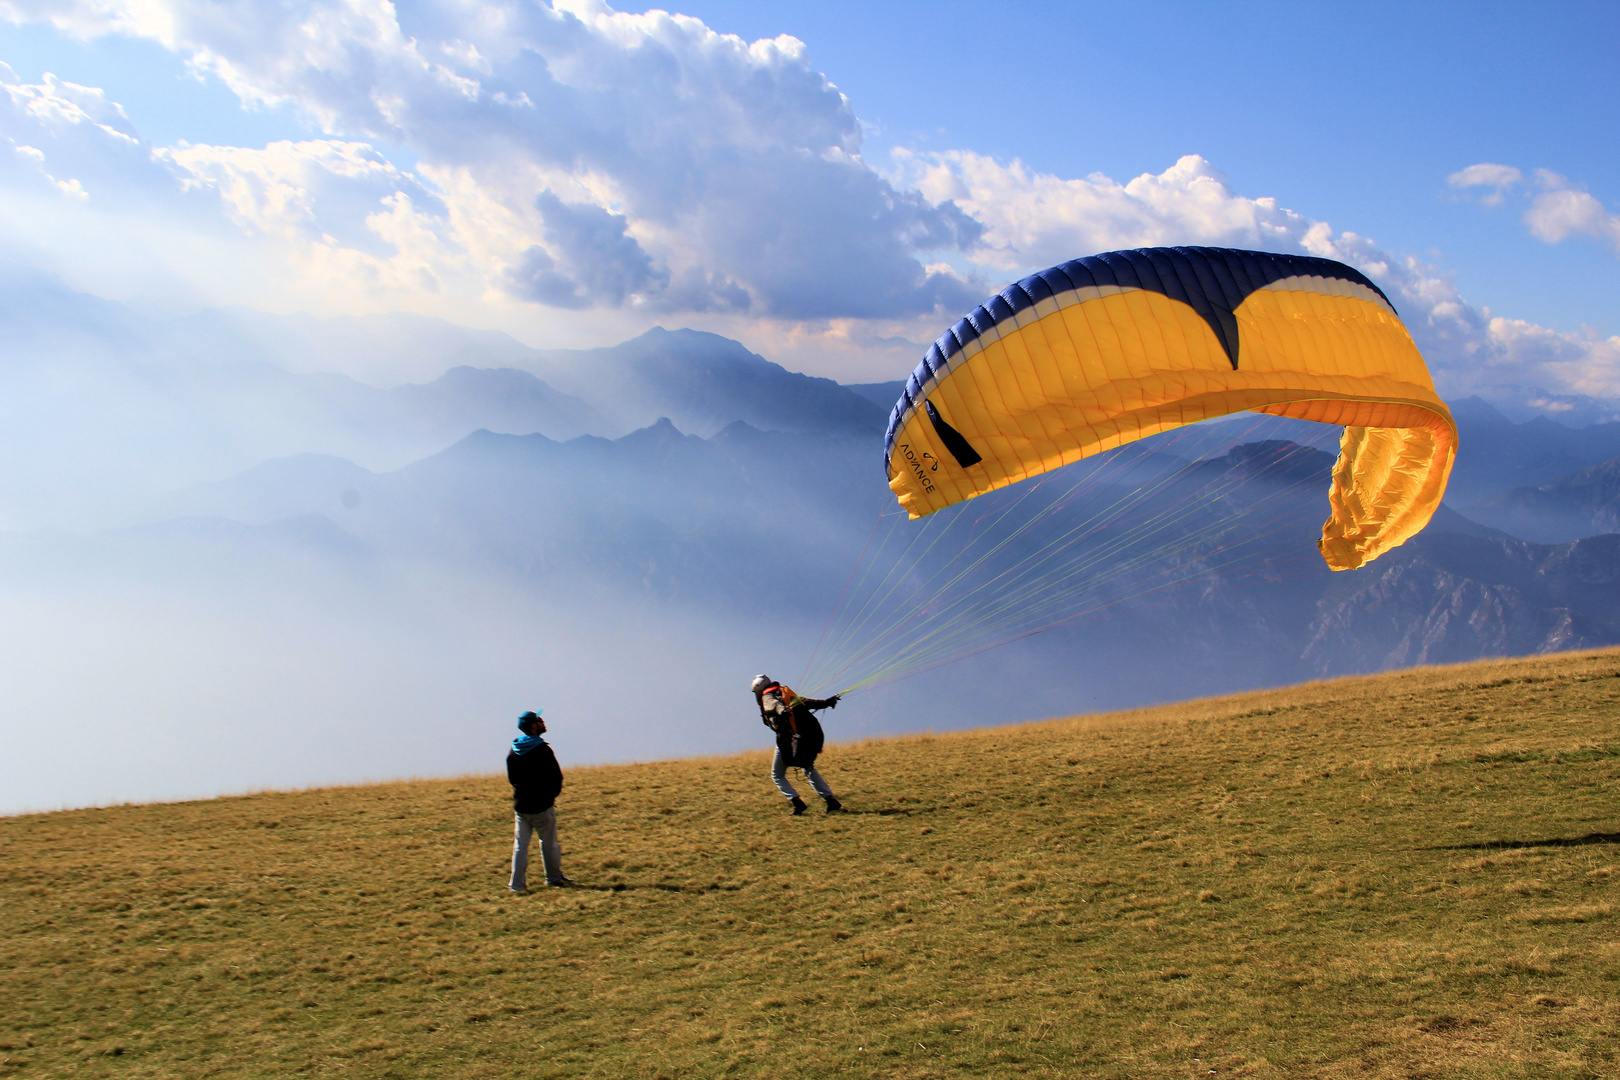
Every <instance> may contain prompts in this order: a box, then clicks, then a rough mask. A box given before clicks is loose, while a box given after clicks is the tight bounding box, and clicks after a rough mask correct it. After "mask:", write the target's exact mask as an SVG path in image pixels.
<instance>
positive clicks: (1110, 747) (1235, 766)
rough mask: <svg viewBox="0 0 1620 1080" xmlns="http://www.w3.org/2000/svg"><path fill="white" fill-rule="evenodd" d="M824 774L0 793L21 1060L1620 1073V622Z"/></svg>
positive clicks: (654, 769) (516, 1068)
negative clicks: (550, 849) (80, 797)
mask: <svg viewBox="0 0 1620 1080" xmlns="http://www.w3.org/2000/svg"><path fill="white" fill-rule="evenodd" d="M834 719H836V717H834ZM562 737H563V738H566V735H565V734H564V735H563V736H562ZM491 755H492V759H498V757H499V748H498V747H492V748H491ZM493 763H494V762H493V761H492V764H493ZM824 764H825V766H826V768H825V770H824V771H825V772H826V773H827V775H828V777H829V779H831V780H832V782H833V783H834V785H835V786H836V787H837V788H838V789H839V790H840V792H841V793H842V794H844V795H845V797H846V801H847V803H848V805H849V806H850V807H851V809H853V810H854V811H856V812H855V813H851V814H847V815H840V816H832V817H827V816H821V815H819V814H814V815H811V816H806V817H804V818H798V819H793V818H789V817H788V816H787V815H786V812H785V807H784V806H783V805H782V803H781V800H780V799H779V798H778V797H777V796H776V795H775V793H774V791H773V790H772V789H771V787H770V784H769V781H768V778H767V776H766V773H767V759H766V757H765V755H764V754H763V753H760V754H751V755H745V756H741V757H733V758H724V759H710V760H690V761H678V762H664V763H655V764H647V765H635V766H624V767H609V768H595V769H575V770H572V771H571V772H570V774H569V777H568V788H567V790H566V792H565V795H564V799H563V802H562V804H561V820H562V835H563V840H564V845H565V851H566V852H567V863H566V865H567V869H568V871H569V873H571V874H572V875H573V876H574V877H576V878H577V879H578V880H579V881H580V882H581V883H582V884H583V885H584V886H586V887H585V888H582V889H578V890H572V891H567V890H556V889H551V890H541V891H539V892H537V893H535V894H533V895H530V896H526V897H511V896H509V895H507V894H506V893H505V891H504V883H505V871H506V860H507V854H508V849H509V839H508V832H509V815H508V812H507V810H506V807H505V801H504V800H505V785H504V782H503V781H501V780H500V779H498V778H494V777H478V778H469V779H462V780H455V781H443V782H421V783H406V784H390V785H381V786H374V787H365V788H351V789H341V790H322V791H305V792H296V793H287V794H260V795H253V796H248V797H242V798H228V799H218V800H212V801H208V802H197V803H188V804H174V805H156V806H126V807H116V808H110V809H103V810H85V811H73V812H64V813H56V814H46V815H35V816H28V817H17V818H10V819H5V820H0V845H3V848H0V850H3V856H0V857H3V868H4V874H3V882H0V911H3V912H4V924H3V929H4V931H5V933H4V934H3V936H0V965H3V970H4V990H3V993H0V1076H9V1075H19V1076H50V1077H56V1076H74V1075H88V1076H102V1075H106V1076H128V1077H165V1078H168V1077H201V1076H219V1077H257V1076H287V1075H315V1076H357V1077H381V1076H400V1077H417V1076H454V1077H486V1076H487V1077H505V1076H519V1075H521V1076H542V1077H543V1076H555V1077H658V1076H664V1077H711V1076H712V1077H722V1076H725V1077H729V1076H739V1077H775V1076H780V1077H795V1078H803V1077H821V1076H835V1075H836V1076H853V1077H915V1078H922V1077H959V1076H1009V1075H1013V1076H1017V1075H1026V1076H1034V1077H1075V1076H1087V1077H1208V1076H1217V1077H1219V1076H1260V1077H1350V1076H1354V1077H1364V1076H1365V1077H1417V1076H1424V1077H1469V1078H1478V1077H1613V1076H1617V1075H1620V1059H1617V1052H1620V1035H1617V1032H1620V1004H1617V993H1616V992H1617V990H1620V933H1617V931H1620V916H1617V911H1620V806H1617V800H1616V796H1617V793H1620V786H1617V780H1620V654H1617V653H1615V652H1605V653H1590V654H1581V655H1569V656H1558V657H1551V658H1543V659H1532V660H1523V661H1513V662H1503V663H1490V664H1479V665H1470V666H1465V667H1456V668H1445V669H1430V670H1421V671H1416V672H1407V673H1400V674H1394V675H1388V676H1380V677H1375V678H1369V679H1355V680H1342V681H1337V682H1331V683H1323V684H1314V685H1310V686H1305V687H1299V688H1294V689H1289V690H1280V691H1275V692H1267V693H1258V694H1248V695H1242V696H1238V697H1231V698H1225V699H1219V700H1210V701H1200V702H1194V703H1190V704H1187V705H1178V706H1171V707H1165V708H1160V709H1148V710H1141V711H1137V712H1131V713H1121V714H1114V715H1108V716H1096V717H1085V718H1079V719H1073V720H1065V721H1053V722H1048V723H1042V724H1033V725H1027V726H1022V727H1014V728H1002V729H993V730H986V731H979V732H970V733H963V734H953V735H940V736H932V737H929V736H925V737H917V738H907V739H895V740H888V741H873V742H867V743H862V744H859V745H852V746H849V745H847V746H835V747H833V748H832V749H831V750H830V751H829V752H828V754H827V756H826V757H825V759H824Z"/></svg>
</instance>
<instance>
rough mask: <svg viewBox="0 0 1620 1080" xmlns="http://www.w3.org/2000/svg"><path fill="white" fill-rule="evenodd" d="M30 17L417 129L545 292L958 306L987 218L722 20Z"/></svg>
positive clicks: (326, 123) (529, 280)
mask: <svg viewBox="0 0 1620 1080" xmlns="http://www.w3.org/2000/svg"><path fill="white" fill-rule="evenodd" d="M0 11H4V12H5V13H6V14H7V15H8V16H9V17H11V18H14V19H16V18H33V19H41V20H46V21H50V22H52V23H54V24H55V25H57V26H59V27H61V28H63V29H65V30H69V31H71V32H73V33H76V34H80V35H96V34H114V33H116V34H132V35H137V36H142V37H147V38H151V39H154V40H156V41H158V42H160V43H162V44H163V45H165V46H167V47H168V48H171V49H173V50H175V51H176V52H178V53H180V54H182V55H184V56H185V57H186V58H187V60H188V61H189V62H190V63H191V64H192V65H193V67H195V68H196V69H197V70H199V71H203V72H207V73H210V74H212V75H215V76H217V77H219V78H220V79H222V80H223V81H224V82H225V83H226V85H228V86H229V87H231V88H232V89H233V90H234V91H235V92H236V93H237V94H238V95H239V96H240V97H241V98H242V100H243V101H244V102H248V103H255V104H262V103H284V102H289V103H292V104H293V105H295V106H296V107H297V108H299V109H301V110H302V111H303V112H304V113H305V114H307V115H308V116H310V117H311V118H312V119H313V120H314V121H315V122H317V123H318V124H319V125H320V126H321V127H322V128H323V129H324V130H325V131H326V132H327V133H328V134H330V135H331V136H333V138H334V139H339V140H344V141H365V142H369V143H371V144H374V145H377V144H388V145H402V146H407V147H409V148H410V149H411V150H412V151H413V152H414V153H415V154H416V155H419V157H420V160H421V172H422V174H423V175H424V176H425V177H426V176H433V175H437V174H446V173H454V174H458V176H459V180H460V181H461V182H460V183H457V184H449V183H446V184H445V185H444V194H443V196H442V197H443V198H444V199H446V200H447V201H448V200H453V199H455V198H456V195H455V194H454V192H455V191H458V190H466V189H468V188H471V189H473V190H474V191H475V195H474V202H475V203H477V204H479V205H478V206H476V207H467V208H461V207H452V208H451V209H450V210H449V212H448V216H449V218H450V220H451V222H452V224H453V227H454V230H456V231H460V232H466V231H468V230H472V229H475V228H477V227H479V226H480V225H481V224H485V223H491V224H494V223H495V222H493V221H491V218H490V216H489V215H488V213H487V210H488V204H489V203H495V204H498V205H499V207H500V208H501V212H500V213H499V214H497V215H495V217H496V218H498V219H499V220H498V224H499V227H500V228H501V230H502V233H501V235H499V236H491V235H486V236H478V237H473V236H465V235H463V236H459V237H457V242H458V244H459V246H460V247H461V248H463V249H466V250H473V249H476V250H479V251H481V252H483V253H485V254H486V255H488V256H490V257H491V258H493V259H494V260H495V262H496V264H497V265H495V266H493V267H492V268H491V269H492V271H493V272H492V273H491V275H490V280H491V282H493V283H497V284H499V285H500V286H501V287H504V288H505V289H506V290H507V291H508V292H509V293H510V294H511V295H513V296H516V297H519V298H522V299H525V300H530V301H533V302H536V303H540V304H546V305H552V306H558V307H565V308H577V307H584V306H609V307H613V306H621V305H631V306H634V305H644V306H646V307H647V308H649V309H650V310H666V311H667V310H674V311H680V310H692V311H706V310H744V309H746V310H752V311H755V312H757V313H760V314H764V315H768V316H776V317H780V318H787V319H804V318H809V319H823V318H838V317H871V316H874V315H887V314H892V313H895V312H897V311H898V312H904V313H908V314H909V313H920V312H940V311H945V310H954V309H955V308H958V307H961V306H962V305H963V304H964V303H969V302H971V300H972V299H973V298H974V295H975V293H976V292H977V290H976V289H973V288H969V287H967V286H966V285H965V284H964V283H963V281H962V280H961V279H960V278H959V277H958V276H956V275H955V274H951V273H938V272H930V271H928V270H927V269H926V268H925V262H928V261H932V260H925V259H923V258H922V255H924V254H925V253H927V252H931V251H935V250H939V249H944V250H961V249H964V248H967V247H971V246H972V245H973V244H974V243H975V242H976V241H977V238H978V232H979V226H978V224H977V222H975V221H974V220H973V219H972V218H971V217H970V216H968V215H967V214H965V213H963V212H962V211H961V210H959V209H958V208H956V207H954V206H951V205H949V204H939V203H937V202H933V201H930V200H928V199H927V198H925V197H924V196H923V195H922V194H920V193H919V192H918V191H915V190H901V189H897V188H896V187H894V186H893V185H892V184H890V183H889V182H888V181H887V180H886V179H884V178H883V177H881V176H879V175H878V174H877V173H876V172H874V171H873V170H872V169H870V168H869V167H867V166H866V165H865V164H864V163H863V162H862V160H861V159H860V128H859V125H858V124H857V123H856V120H855V116H854V112H853V110H852V109H851V107H850V104H849V102H848V100H847V99H846V98H845V97H844V96H843V95H842V94H841V93H839V91H838V89H837V88H836V87H834V86H833V85H832V84H831V83H829V82H828V81H827V79H826V78H825V76H823V75H822V74H821V73H820V72H818V71H817V70H815V69H814V68H813V67H812V66H811V64H810V63H809V59H808V56H807V54H806V51H805V49H804V46H803V45H802V44H801V43H800V42H798V41H797V40H795V39H793V38H789V37H780V38H776V39H773V40H765V41H756V42H753V43H752V44H750V43H747V42H744V41H743V40H741V39H740V38H737V37H732V36H725V35H720V34H716V33H715V32H713V31H712V30H710V29H709V28H708V27H706V26H705V25H704V24H703V23H702V22H700V21H698V20H696V19H692V18H687V17H683V16H676V15H669V14H666V13H664V12H660V11H653V12H649V13H647V14H645V15H632V14H625V13H622V12H618V11H614V10H613V9H612V8H609V7H608V6H606V5H605V4H601V3H595V2H575V3H561V2H559V3H558V4H556V5H555V6H546V5H544V4H536V3H531V2H527V0H510V2H505V3H501V2H497V3H491V4H481V5H478V6H476V7H473V6H470V5H466V4H463V3H458V2H456V0H441V2H438V3H432V2H430V3H424V4H421V5H413V6H412V7H411V8H410V9H408V10H399V9H396V8H395V7H394V6H393V5H392V4H389V3H387V2H384V0H302V2H298V3H293V4H290V5H266V4H262V3H256V2H250V0H224V2H216V0H167V2H165V0H93V2H72V0H70V2H68V3H42V2H36V0H11V2H10V3H9V4H8V5H7V6H6V7H5V8H0Z"/></svg>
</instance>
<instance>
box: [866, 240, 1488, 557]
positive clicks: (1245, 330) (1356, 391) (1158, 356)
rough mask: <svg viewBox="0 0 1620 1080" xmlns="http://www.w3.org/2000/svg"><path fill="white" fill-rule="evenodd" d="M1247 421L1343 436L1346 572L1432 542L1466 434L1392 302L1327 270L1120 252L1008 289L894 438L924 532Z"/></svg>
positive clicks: (1336, 488)
mask: <svg viewBox="0 0 1620 1080" xmlns="http://www.w3.org/2000/svg"><path fill="white" fill-rule="evenodd" d="M1245 410H1249V411H1254V412H1262V413H1270V414H1272V415H1276V416H1285V417H1293V418H1296V419H1301V420H1315V421H1320V422H1322V423H1328V424H1342V425H1344V429H1345V430H1344V434H1343V436H1342V437H1341V440H1340V444H1339V458H1338V462H1337V464H1336V465H1335V466H1334V469H1333V479H1332V484H1331V487H1330V490H1329V493H1328V502H1329V506H1330V510H1331V513H1330V516H1329V517H1328V519H1327V521H1326V523H1325V524H1324V525H1323V527H1322V537H1321V540H1320V541H1319V542H1318V547H1319V548H1320V550H1321V552H1322V557H1323V558H1324V559H1325V560H1326V561H1327V564H1328V566H1330V567H1332V568H1333V569H1335V570H1349V569H1354V568H1356V567H1358V566H1361V565H1362V564H1363V563H1365V562H1367V561H1369V560H1371V559H1375V558H1377V557H1378V556H1379V555H1381V554H1383V553H1384V552H1386V551H1388V550H1389V549H1391V548H1393V547H1395V546H1397V545H1399V544H1401V543H1403V542H1404V541H1406V540H1407V539H1408V538H1410V537H1411V536H1413V535H1415V534H1416V533H1417V532H1418V531H1419V530H1421V529H1422V528H1423V526H1424V525H1426V524H1427V523H1428V521H1429V518H1430V517H1431V516H1432V515H1433V513H1434V511H1435V508H1436V507H1438V506H1439V504H1440V500H1441V497H1442V496H1443V495H1444V494H1445V486H1446V479H1447V477H1448V476H1449V475H1450V473H1451V466H1452V462H1453V461H1454V459H1455V457H1456V448H1457V426H1456V423H1455V422H1454V421H1453V420H1452V417H1451V412H1450V410H1449V409H1447V408H1446V404H1445V402H1443V401H1441V400H1440V397H1439V396H1438V395H1437V394H1436V393H1435V390H1434V382H1433V380H1432V379H1431V378H1430V376H1429V371H1428V368H1427V367H1426V366H1425V365H1424V362H1423V357H1422V355H1421V354H1420V353H1419V352H1418V350H1417V346H1416V345H1414V344H1413V342H1412V337H1411V335H1410V334H1409V333H1408V332H1407V330H1406V327H1405V326H1404V325H1403V324H1402V323H1401V320H1400V318H1399V316H1398V315H1397V314H1396V313H1395V308H1394V306H1393V305H1392V304H1391V303H1390V302H1389V298H1388V297H1386V296H1385V295H1384V294H1383V292H1382V291H1380V290H1379V288H1378V287H1377V286H1376V285H1374V284H1373V283H1372V282H1371V281H1370V280H1369V279H1368V278H1367V277H1366V276H1365V275H1363V274H1361V273H1360V272H1359V271H1357V270H1355V269H1353V268H1351V267H1349V266H1345V265H1344V264H1343V263H1338V262H1334V261H1332V260H1330V259H1319V258H1313V257H1309V256H1298V255H1276V254H1268V253H1265V252H1256V251H1239V250H1235V249H1230V248H1204V247H1177V248H1142V249H1138V250H1134V251H1114V252H1108V253H1106V254H1103V255H1094V256H1088V257H1086V258H1083V259H1076V260H1074V261H1072V262H1067V263H1064V264H1062V265H1061V266H1055V267H1052V268H1051V269H1049V270H1044V271H1042V272H1041V273H1039V274H1035V275H1032V276H1031V277H1027V278H1025V279H1024V280H1022V281H1020V282H1018V283H1017V284H1015V285H1010V286H1008V287H1007V288H1006V289H1004V290H1003V291H1002V292H1001V293H1000V294H998V295H997V296H994V297H992V298H990V299H989V300H988V301H986V302H985V303H984V304H982V305H980V306H979V307H978V308H975V309H974V310H973V311H972V312H971V313H969V314H968V315H967V317H965V318H964V319H962V320H960V321H959V322H957V323H956V325H955V326H953V327H952V328H951V329H950V330H948V331H946V333H945V334H944V335H942V336H941V337H940V339H939V340H938V341H937V342H935V344H934V345H933V347H932V348H930V349H929V351H928V353H927V355H926V356H924V357H923V361H922V363H921V364H919V365H918V367H917V370H916V371H915V372H914V373H913V374H912V376H911V378H910V380H909V381H908V382H907V383H906V388H905V391H904V392H903V394H902V395H901V398H900V400H899V402H897V403H896V405H895V408H894V412H893V414H892V415H891V417H890V420H889V430H888V436H887V440H886V443H885V458H886V463H887V467H888V475H889V487H890V488H891V489H892V490H893V491H894V493H895V495H896V496H897V497H898V498H899V501H900V505H901V506H902V507H903V508H905V510H906V511H907V512H908V514H909V515H910V516H911V517H912V518H918V517H922V516H924V515H927V514H930V513H933V512H934V511H936V510H939V509H942V508H944V507H946V506H949V505H951V504H953V503H956V502H960V501H961V500H963V499H970V498H973V497H974V496H976V495H981V494H984V493H985V492H988V491H993V490H995V489H997V488H1001V487H1005V486H1007V485H1009V484H1014V483H1017V482H1018V481H1020V480H1023V479H1026V478H1028V477H1031V476H1035V475H1037V474H1040V473H1044V472H1047V471H1048V470H1051V469H1055V468H1058V467H1059V466H1062V465H1066V464H1068V463H1069V462H1072V461H1077V460H1079V459H1081V458H1085V457H1090V456H1092V455H1094V454H1099V453H1102V452H1103V451H1106V450H1110V449H1113V448H1114V447H1118V446H1122V445H1124V444H1126V443H1130V442H1134V441H1136V440H1138V439H1142V438H1145V437H1146V436H1149V435H1153V434H1155V433H1157V432H1161V431H1166V430H1169V429H1172V428H1177V427H1181V426H1183V425H1186V424H1192V423H1197V422H1198V421H1201V420H1208V419H1211V418H1214V417H1218V416H1224V415H1227V414H1230V413H1235V412H1242V411H1245Z"/></svg>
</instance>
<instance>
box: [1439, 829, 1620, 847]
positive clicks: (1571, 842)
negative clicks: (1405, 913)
mask: <svg viewBox="0 0 1620 1080" xmlns="http://www.w3.org/2000/svg"><path fill="white" fill-rule="evenodd" d="M1590 844H1620V833H1612V832H1595V833H1587V834H1586V835H1585V836H1555V837H1552V838H1550V839H1547V840H1486V841H1483V842H1481V843H1478V844H1445V845H1442V846H1440V847H1430V848H1424V849H1423V850H1424V851H1502V850H1512V849H1515V848H1536V847H1586V846H1588V845H1590Z"/></svg>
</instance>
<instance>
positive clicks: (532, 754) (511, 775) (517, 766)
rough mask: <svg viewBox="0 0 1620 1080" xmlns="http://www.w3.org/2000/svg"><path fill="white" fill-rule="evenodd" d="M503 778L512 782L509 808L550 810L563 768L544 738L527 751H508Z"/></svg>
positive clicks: (529, 811)
mask: <svg viewBox="0 0 1620 1080" xmlns="http://www.w3.org/2000/svg"><path fill="white" fill-rule="evenodd" d="M506 778H507V779H508V780H510V781H511V782H512V809H514V810H516V811H517V812H518V813H520V814H539V813H544V812H545V811H547V810H550V809H551V808H552V807H553V806H554V805H556V802H557V796H558V795H559V794H561V792H562V783H563V777H562V768H561V766H559V765H558V764H557V755H556V754H553V753H552V752H551V747H550V745H549V744H547V743H546V742H545V741H544V740H541V742H540V744H539V745H538V746H536V747H535V748H534V749H532V750H530V751H529V752H528V753H526V754H519V753H518V752H517V751H515V750H514V751H512V752H511V753H509V754H507V755H506Z"/></svg>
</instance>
